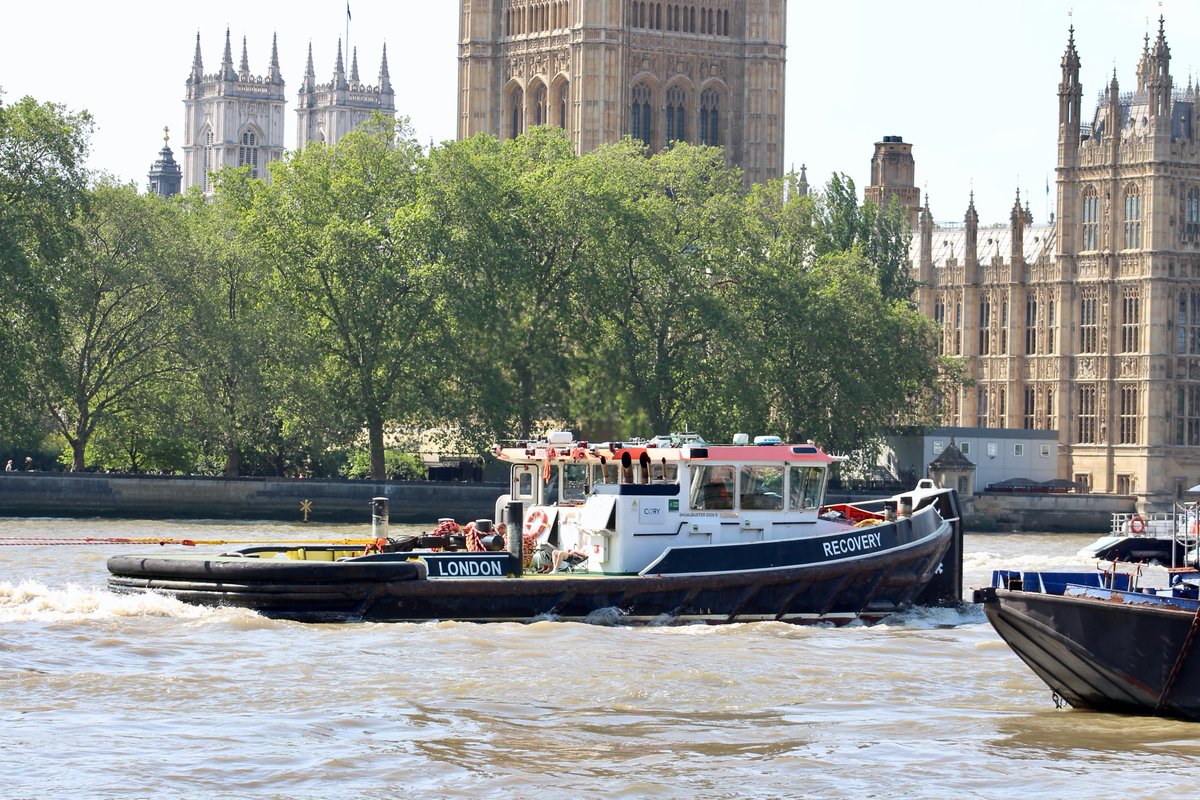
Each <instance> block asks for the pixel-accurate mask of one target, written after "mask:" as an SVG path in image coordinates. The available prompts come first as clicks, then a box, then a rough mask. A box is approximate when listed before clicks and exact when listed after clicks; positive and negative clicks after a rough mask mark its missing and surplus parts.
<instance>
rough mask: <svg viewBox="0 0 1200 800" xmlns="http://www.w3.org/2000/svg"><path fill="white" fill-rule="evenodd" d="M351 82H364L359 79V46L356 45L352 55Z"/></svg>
mask: <svg viewBox="0 0 1200 800" xmlns="http://www.w3.org/2000/svg"><path fill="white" fill-rule="evenodd" d="M350 83H362V81H360V80H359V79H358V48H357V47H355V48H354V50H353V51H352V54H351V56H350Z"/></svg>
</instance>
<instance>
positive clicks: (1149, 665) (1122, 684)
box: [973, 564, 1200, 720]
mask: <svg viewBox="0 0 1200 800" xmlns="http://www.w3.org/2000/svg"><path fill="white" fill-rule="evenodd" d="M1168 575H1169V576H1170V578H1169V584H1168V585H1167V586H1166V587H1163V588H1158V589H1154V588H1141V587H1139V586H1138V578H1139V576H1140V570H1137V569H1135V571H1133V572H1120V571H1118V569H1117V564H1114V565H1113V569H1111V570H1108V571H1095V572H1079V573H1062V572H1014V571H1006V570H998V571H996V572H995V573H993V576H992V585H991V586H988V587H985V588H982V589H976V590H975V592H974V595H973V597H974V600H975V602H977V603H982V604H983V610H984V613H985V614H986V615H987V618H988V621H989V622H990V623H991V624H992V627H993V628H995V629H996V632H997V633H999V634H1000V637H1001V638H1002V639H1004V641H1005V642H1007V643H1008V646H1009V647H1011V648H1012V649H1013V651H1014V652H1015V653H1016V654H1017V655H1018V656H1019V657H1020V658H1021V660H1022V661H1024V662H1025V663H1026V664H1027V665H1028V666H1029V667H1030V669H1032V670H1033V671H1034V672H1035V673H1037V675H1038V677H1039V678H1041V679H1042V680H1043V681H1044V682H1045V683H1046V685H1047V686H1049V687H1050V689H1051V690H1052V691H1053V692H1054V698H1055V701H1056V702H1058V701H1059V700H1060V699H1061V700H1063V701H1066V702H1067V703H1068V704H1070V705H1071V706H1072V707H1074V708H1086V709H1092V710H1095V711H1112V712H1120V713H1130V714H1153V715H1158V716H1169V717H1178V718H1182V719H1189V720H1200V669H1197V666H1196V661H1195V659H1196V658H1197V657H1200V656H1196V655H1194V654H1193V652H1192V651H1193V650H1194V649H1195V644H1196V632H1197V629H1198V628H1200V600H1198V599H1197V590H1198V587H1200V572H1198V571H1197V570H1196V569H1195V568H1191V567H1183V568H1174V569H1171V570H1168Z"/></svg>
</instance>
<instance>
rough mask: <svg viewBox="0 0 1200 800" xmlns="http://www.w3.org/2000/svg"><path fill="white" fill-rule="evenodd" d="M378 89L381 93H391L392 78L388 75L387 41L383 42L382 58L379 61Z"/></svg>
mask: <svg viewBox="0 0 1200 800" xmlns="http://www.w3.org/2000/svg"><path fill="white" fill-rule="evenodd" d="M379 91H380V92H382V93H383V94H391V93H392V78H391V76H390V75H388V63H387V42H384V43H383V59H382V60H381V61H380V62H379Z"/></svg>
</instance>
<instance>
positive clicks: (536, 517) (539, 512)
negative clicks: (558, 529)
mask: <svg viewBox="0 0 1200 800" xmlns="http://www.w3.org/2000/svg"><path fill="white" fill-rule="evenodd" d="M535 525H536V526H537V527H536V528H535V527H534V526H535ZM549 527H550V515H548V514H547V513H546V510H545V509H544V508H535V509H533V510H532V511H530V512H529V514H528V515H527V516H526V517H525V536H532V537H533V538H534V539H536V538H537V537H539V536H541V535H542V534H543V533H545V532H546V530H547V529H548V528H549Z"/></svg>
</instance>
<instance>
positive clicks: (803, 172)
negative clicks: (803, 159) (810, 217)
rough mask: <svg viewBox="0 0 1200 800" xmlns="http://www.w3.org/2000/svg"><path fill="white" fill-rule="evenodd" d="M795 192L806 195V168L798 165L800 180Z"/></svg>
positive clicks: (803, 165) (804, 165)
mask: <svg viewBox="0 0 1200 800" xmlns="http://www.w3.org/2000/svg"><path fill="white" fill-rule="evenodd" d="M796 191H797V192H798V193H799V194H801V195H805V196H807V195H808V166H807V165H806V164H801V165H800V180H799V181H798V182H797V183H796Z"/></svg>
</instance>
